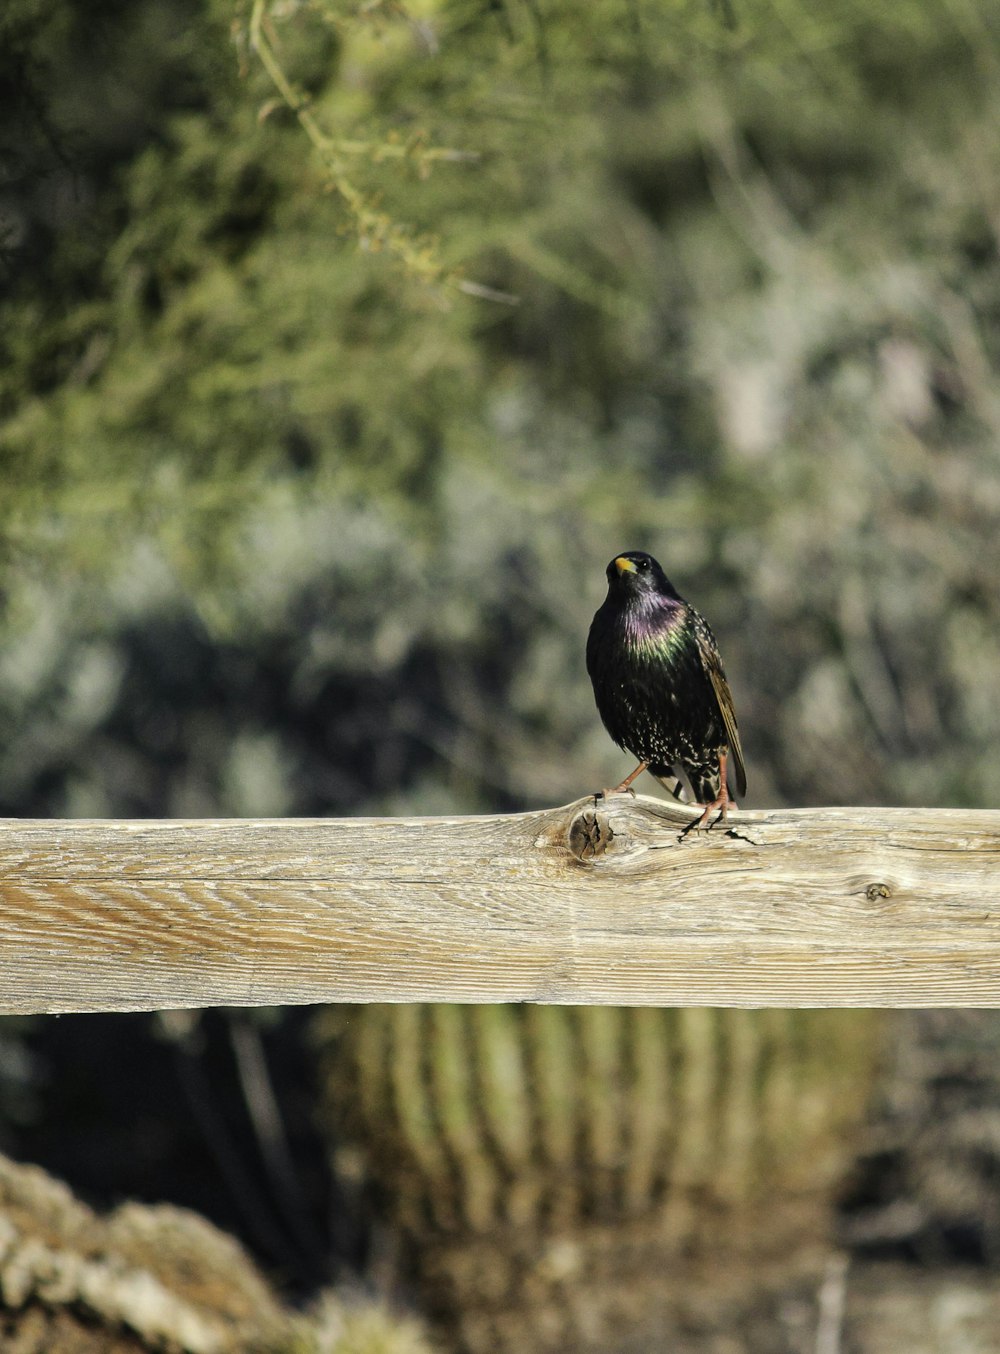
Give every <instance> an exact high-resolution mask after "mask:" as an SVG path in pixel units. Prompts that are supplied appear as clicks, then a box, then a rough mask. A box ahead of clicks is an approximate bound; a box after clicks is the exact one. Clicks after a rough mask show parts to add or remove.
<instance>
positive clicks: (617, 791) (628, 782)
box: [601, 762, 649, 799]
mask: <svg viewBox="0 0 1000 1354" xmlns="http://www.w3.org/2000/svg"><path fill="white" fill-rule="evenodd" d="M648 765H649V762H640V763H639V765H638V766H637V767H636V768H635V770H634V771H633V772H632V774H631V775H630V776H626V777H625V779H624V780H623V781H622V783H621V785H616V786H615V788H614V789H613V790H602V791H601V794H602V795H603V796H604V798H605V799H607V797H608V795H623V794H624V793H625V791H626V790H629V791H630V793H632V794H635V791H634V790H633V789H632V788H631V787H632V782H633V781H634V780H635V778H636V776H641V775H642V773H643V772H644V771H645V769H646V767H647V766H648Z"/></svg>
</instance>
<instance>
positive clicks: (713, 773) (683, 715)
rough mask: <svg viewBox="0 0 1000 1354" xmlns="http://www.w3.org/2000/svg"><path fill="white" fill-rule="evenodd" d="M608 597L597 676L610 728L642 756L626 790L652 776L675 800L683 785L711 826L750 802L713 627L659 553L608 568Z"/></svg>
mask: <svg viewBox="0 0 1000 1354" xmlns="http://www.w3.org/2000/svg"><path fill="white" fill-rule="evenodd" d="M607 573H608V595H607V597H606V598H605V599H604V604H603V606H601V607H600V608H599V609H598V611H597V614H596V615H595V616H594V620H593V623H592V624H591V627H590V634H589V636H588V638H587V671H588V673H589V674H590V680H591V682H592V683H593V686H594V698H595V700H596V701H597V709H598V711H599V713H600V716H601V719H602V720H603V721H604V727H605V728H606V729H607V731H608V733H609V734H610V735H611V737H612V738H613V739H614V740H615V742H616V743H617V744H618V746H619V747H622V748H624V749H625V750H626V751H627V752H631V754H632V756H633V757H638V758H639V765H638V766H637V767H636V768H635V770H634V771H633V772H632V774H631V775H630V776H626V777H625V779H624V780H623V781H622V783H621V784H620V785H616V786H615V788H614V790H611V791H607V792H606V793H610V794H618V793H619V792H621V791H622V790H627V789H628V787H629V786H630V785H631V783H632V782H633V781H634V780H635V778H636V776H639V775H641V774H642V772H643V771H649V772H650V774H651V775H654V776H655V777H656V778H657V780H659V781H660V782H661V783H662V784H664V785H665V786H666V787H667V789H669V790H670V791H671V793H672V794H674V795H675V796H679V794H680V791H681V788H682V782H683V781H685V780H686V781H687V784H688V785H689V786H690V789H691V792H692V794H693V795H694V798H695V800H696V801H697V802H698V804H699V805H702V806H704V813H703V814H702V815H701V817H700V818H699V819H698V820H697V822H696V823H694V824H693V825H692V826H695V827H701V826H702V824H703V823H705V822H706V821H707V820H708V818H709V816H710V815H711V814H712V813H713V812H714V811H715V810H716V809H718V810H719V816H720V817H722V818H725V816H726V810H727V809H728V807H729V804H730V796H729V786H728V784H727V778H728V776H730V775H731V776H732V779H733V786H734V790H735V793H736V794H737V795H739V796H740V797H741V798H742V796H743V795H744V794H746V788H747V777H746V769H745V767H744V765H743V749H742V747H741V746H740V735H739V730H738V729H737V727H736V714H735V711H734V710H733V698H732V695H731V693H730V690H729V683H728V682H727V681H726V674H725V673H724V672H723V670H722V660H721V659H720V657H719V650H718V646H717V645H716V643H715V636H714V635H713V634H712V632H711V630H710V629H709V627H708V622H707V621H706V620H705V618H704V616H702V615H701V614H700V613H699V612H697V611H695V609H694V607H693V606H689V605H688V603H687V602H685V600H684V598H683V597H681V596H680V594H679V593H678V592H677V590H676V589H675V588H674V586H673V585H672V584H671V582H670V580H669V579H668V578H667V576H666V574H665V573H664V572H663V570H662V569H661V568H660V566H659V565H658V564H657V562H656V560H655V559H653V557H652V556H651V555H646V554H644V553H643V552H642V551H641V550H629V551H627V552H626V553H625V554H623V555H617V556H616V557H615V558H614V559H613V560H612V561H611V563H610V564H609V565H608V570H607Z"/></svg>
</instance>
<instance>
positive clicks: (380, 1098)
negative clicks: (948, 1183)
mask: <svg viewBox="0 0 1000 1354" xmlns="http://www.w3.org/2000/svg"><path fill="white" fill-rule="evenodd" d="M321 1028H322V1029H323V1032H324V1038H325V1040H326V1042H327V1047H328V1059H327V1070H328V1094H329V1104H330V1106H331V1107H332V1112H333V1114H334V1117H335V1122H336V1127H337V1132H338V1136H340V1135H347V1136H348V1138H349V1139H350V1140H351V1141H352V1142H354V1143H355V1144H357V1145H358V1146H359V1147H360V1148H361V1150H362V1152H363V1156H364V1160H365V1164H366V1169H367V1170H368V1172H369V1173H370V1176H371V1177H372V1178H373V1180H374V1181H375V1182H377V1184H378V1185H379V1187H380V1192H381V1194H382V1196H383V1197H384V1198H385V1199H386V1200H388V1206H389V1209H390V1213H391V1218H392V1220H393V1221H394V1222H395V1223H396V1224H397V1225H398V1226H399V1227H400V1229H401V1230H402V1231H403V1232H404V1234H405V1235H406V1236H407V1237H408V1238H409V1239H410V1241H411V1242H412V1253H413V1256H414V1260H415V1263H416V1266H417V1271H418V1279H419V1281H420V1283H421V1284H422V1286H423V1290H424V1293H425V1295H426V1299H427V1304H428V1308H429V1309H430V1310H431V1312H432V1314H434V1315H436V1316H437V1317H438V1318H439V1319H440V1320H441V1321H442V1323H443V1324H444V1325H445V1327H446V1328H449V1329H450V1330H452V1331H453V1332H454V1334H455V1337H456V1343H457V1345H458V1347H460V1348H461V1349H463V1350H469V1351H474V1352H475V1354H480V1352H481V1354H487V1351H489V1354H494V1352H497V1354H499V1351H505V1350H515V1349H516V1350H517V1351H518V1354H534V1352H535V1351H537V1352H538V1354H541V1352H542V1351H545V1354H549V1352H550V1351H563V1350H565V1351H570V1350H574V1351H577V1350H584V1349H588V1348H593V1349H600V1350H601V1351H602V1352H603V1351H614V1350H625V1349H629V1350H639V1349H644V1348H646V1346H645V1345H644V1344H643V1343H642V1338H641V1334H642V1332H643V1331H648V1332H649V1337H650V1339H651V1341H652V1343H651V1344H650V1345H649V1346H648V1347H649V1348H650V1349H654V1348H658V1346H657V1345H656V1344H655V1331H656V1328H657V1321H658V1316H657V1311H658V1309H659V1310H660V1312H661V1314H662V1310H663V1308H664V1304H665V1303H667V1302H668V1301H669V1291H668V1290H669V1283H668V1282H666V1280H667V1279H668V1278H669V1276H670V1275H671V1274H675V1273H676V1272H677V1270H678V1266H679V1265H681V1264H682V1263H683V1264H692V1263H693V1264H698V1263H699V1262H700V1261H704V1260H706V1259H708V1258H712V1257H720V1256H726V1255H729V1256H731V1257H733V1259H734V1261H735V1260H736V1258H737V1257H740V1258H741V1259H742V1260H744V1261H752V1262H754V1263H760V1264H762V1265H768V1266H770V1265H772V1264H773V1263H777V1264H778V1267H779V1268H781V1264H782V1262H783V1261H784V1260H785V1259H786V1258H788V1259H792V1261H793V1263H792V1269H794V1268H795V1263H796V1262H801V1261H802V1258H803V1256H804V1255H805V1253H806V1252H805V1248H806V1247H808V1246H810V1245H812V1247H813V1253H814V1254H816V1253H818V1251H819V1249H820V1248H821V1247H822V1244H823V1242H824V1240H825V1239H826V1237H827V1235H828V1222H829V1209H830V1203H831V1200H832V1198H833V1195H834V1193H835V1190H836V1188H837V1185H838V1182H839V1180H840V1178H841V1176H842V1173H843V1170H844V1167H845V1164H846V1161H847V1159H848V1154H849V1151H850V1144H851V1138H852V1132H853V1130H854V1128H855V1126H856V1125H857V1124H858V1122H859V1119H860V1117H861V1115H862V1113H863V1110H864V1107H865V1104H866V1100H867V1095H868V1090H869V1087H870V1084H871V1077H872V1071H873V1065H874V1060H875V1049H876V1041H875V1035H876V1031H877V1029H878V1017H877V1016H876V1015H874V1014H873V1013H871V1012H858V1011H785V1010H770V1011H741V1010H716V1009H705V1008H690V1009H682V1010H656V1009H649V1008H645V1009H622V1008H612V1007H557V1006H453V1005H449V1006H427V1005H424V1006H416V1005H402V1006H371V1007H366V1008H362V1009H357V1008H355V1009H353V1010H351V1012H350V1013H349V1014H347V1013H346V1012H344V1011H342V1010H341V1011H331V1012H330V1013H329V1014H328V1015H327V1016H325V1017H324V1018H323V1025H322V1027H321ZM637 1341H638V1342H637Z"/></svg>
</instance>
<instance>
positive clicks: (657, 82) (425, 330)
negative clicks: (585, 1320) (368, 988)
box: [0, 0, 1000, 813]
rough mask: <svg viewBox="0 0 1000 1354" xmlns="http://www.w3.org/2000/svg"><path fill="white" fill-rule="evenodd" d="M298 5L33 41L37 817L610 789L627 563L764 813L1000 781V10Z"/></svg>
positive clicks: (5, 517) (26, 477)
mask: <svg viewBox="0 0 1000 1354" xmlns="http://www.w3.org/2000/svg"><path fill="white" fill-rule="evenodd" d="M258 17H259V18H260V20H261V22H260V33H261V34H262V35H263V38H264V40H266V44H267V51H268V52H269V53H270V54H271V57H272V64H273V63H277V65H278V67H279V68H280V71H281V78H282V79H283V80H286V81H287V82H288V83H287V87H286V91H285V92H286V93H289V94H290V97H291V99H292V102H293V103H294V104H295V105H296V106H297V107H298V108H299V111H300V113H303V112H304V113H305V114H306V116H307V122H308V126H307V127H306V128H305V129H304V128H303V126H302V125H300V122H299V120H298V119H297V118H296V116H295V114H294V112H293V111H292V110H291V109H290V108H289V107H288V105H287V103H286V102H285V100H283V98H282V97H281V94H280V92H279V90H278V89H277V87H276V86H275V84H274V83H273V80H272V79H271V77H270V76H269V74H268V70H267V69H265V67H264V65H263V64H262V63H261V61H260V59H259V57H258V54H257V52H256V51H255V49H254V46H253V44H252V43H251V41H250V37H251V32H250V29H251V21H252V20H253V18H254V13H253V11H252V10H251V7H250V5H249V4H248V3H247V4H243V5H242V6H241V5H239V4H237V5H234V4H233V3H232V0H167V2H166V3H164V2H163V0H145V2H142V0H140V3H131V4H125V3H122V2H120V0H119V3H115V4H110V5H109V4H106V3H105V4H100V5H98V4H95V3H93V2H92V0H91V2H90V3H79V4H74V5H69V4H66V3H61V2H60V0H16V2H15V3H12V4H9V5H7V6H5V9H4V15H3V17H2V18H0V51H2V52H3V56H2V58H0V61H2V63H3V67H4V69H3V70H2V71H0V74H3V75H5V76H6V77H7V78H6V79H3V80H0V89H3V91H4V93H3V94H2V95H0V100H2V103H3V107H0V113H2V114H3V116H0V128H2V131H0V167H2V173H3V182H2V186H0V219H2V224H3V240H4V265H5V288H4V296H3V300H2V302H0V307H2V311H0V318H2V324H0V349H2V362H0V416H2V420H3V422H2V429H0V456H2V465H3V470H4V484H5V493H4V495H3V496H2V499H0V538H2V541H3V545H4V550H3V562H4V574H3V578H4V589H5V593H6V597H7V603H8V604H7V609H6V634H5V639H4V645H3V650H2V653H0V739H2V743H0V746H2V751H0V786H2V787H3V788H2V792H0V793H2V797H3V801H4V806H5V810H6V811H14V812H22V811H38V812H56V813H121V812H138V813H142V812H151V813H174V812H205V813H211V812H251V813H253V812H300V811H314V810H327V809H331V808H332V809H335V810H339V811H349V810H351V809H353V808H355V807H356V806H357V805H358V804H359V802H360V801H364V802H365V803H366V804H367V805H368V806H369V807H374V808H377V809H381V810H383V811H386V812H394V811H403V810H412V809H414V808H424V809H435V808H442V809H443V808H457V807H461V808H466V809H476V808H485V807H488V806H490V805H500V806H507V807H513V806H517V805H520V804H523V803H527V802H537V801H539V800H545V799H553V798H555V799H568V798H571V797H573V796H574V795H576V794H578V793H580V792H583V791H586V790H587V789H590V788H592V787H594V786H596V785H600V784H603V783H606V782H607V780H608V777H609V776H613V775H614V774H615V771H616V769H617V764H616V761H615V759H616V756H617V754H616V753H615V751H614V750H613V749H612V747H611V745H610V743H609V742H608V740H607V739H606V736H605V735H604V733H603V731H602V730H601V729H600V727H599V725H598V721H597V719H596V715H595V714H594V712H593V707H592V702H591V697H590V693H589V690H588V689H587V686H586V678H585V676H584V674H583V664H582V657H581V655H582V646H583V638H584V635H585V631H586V627H587V624H588V622H589V617H590V614H591V613H592V611H593V609H594V607H595V606H596V604H597V603H598V602H599V600H600V597H601V595H602V591H603V587H602V571H603V567H604V564H605V562H606V560H607V559H608V558H609V557H610V556H611V554H612V553H614V552H615V551H618V550H621V549H623V548H626V547H629V548H632V547H645V548H649V549H651V550H653V551H654V553H656V554H657V555H658V556H659V557H660V558H661V560H662V561H663V563H664V564H665V566H666V568H667V570H668V572H669V573H670V574H671V575H672V576H673V577H674V580H675V582H676V583H677V584H678V585H679V586H680V588H681V590H682V591H683V592H685V593H686V594H687V595H689V596H691V597H692V598H693V600H695V602H696V603H697V604H699V605H700V606H701V607H702V608H703V609H704V610H705V611H706V612H707V613H708V615H709V617H710V619H711V620H712V622H713V625H714V627H715V629H716V631H717V633H718V635H719V638H720V641H721V644H722V649H723V653H724V656H725V658H726V661H727V665H728V667H729V669H730V676H731V678H732V680H733V685H734V687H735V691H736V696H737V703H738V709H739V712H740V716H741V722H742V724H743V727H744V729H745V734H746V736H745V742H746V744H747V747H748V758H749V763H750V802H751V803H756V804H761V803H766V802H775V801H780V800H790V801H798V802H802V801H806V802H808V801H810V800H811V801H831V800H832V801H844V800H852V799H853V800H863V801H869V802H900V801H903V802H921V803H933V802H948V803H956V804H987V803H992V802H995V800H996V798H997V793H998V791H1000V762H998V760H997V759H996V758H995V757H993V756H992V755H991V744H992V743H993V742H994V740H995V739H996V737H997V735H998V733H1000V704H998V702H997V701H996V699H995V695H994V688H995V679H994V672H995V670H996V664H997V662H998V660H1000V606H998V602H997V588H996V586H995V582H996V578H997V574H998V567H1000V546H998V543H997V532H996V530H995V523H996V517H997V508H998V503H1000V466H998V458H997V451H996V448H997V443H998V434H1000V400H998V397H997V393H996V392H997V380H996V376H997V364H998V319H1000V265H998V256H997V223H998V220H1000V214H998V213H1000V150H998V143H997V138H996V136H995V126H996V122H997V114H998V104H1000V93H998V91H1000V81H998V79H997V74H998V70H1000V31H998V29H1000V22H998V17H997V13H996V12H995V10H994V9H993V8H992V7H989V6H987V5H983V4H977V3H975V0H901V3H899V4H897V5H895V6H892V7H883V8H882V9H880V10H873V9H872V7H871V6H870V5H867V4H863V3H861V0H831V3H829V4H827V5H824V6H823V7H822V8H820V9H817V7H815V6H812V5H808V4H806V3H804V0H733V4H732V5H731V7H730V6H724V5H717V4H711V3H708V0H673V2H672V3H670V4H666V5H657V6H653V5H645V4H642V3H640V0H595V3H593V4H592V5H589V6H588V7H587V11H586V16H585V17H584V16H582V15H581V11H580V9H579V7H578V6H576V5H572V4H568V3H565V0H553V3H550V4H545V5H539V4H537V3H534V2H533V0H505V3H500V4H476V3H472V2H471V0H451V2H450V3H449V2H445V0H420V2H419V3H417V4H410V5H403V4H397V3H388V0H386V2H385V3H375V4H366V5H358V4H355V3H346V0H315V3H311V4H304V3H293V2H291V0H282V2H281V3H276V2H275V3H268V4H267V5H263V6H261V7H260V10H259V15H258ZM310 128H311V131H312V135H311V137H310V135H309V134H307V133H308V132H309V131H310ZM438 152H444V153H445V155H444V158H440V157H438ZM435 157H438V158H435ZM463 282H464V283H466V284H473V285H474V286H477V287H483V288H488V289H495V290H496V291H498V292H501V293H509V294H511V295H512V296H514V297H516V298H517V301H516V304H507V303H504V302H501V301H494V300H486V299H482V298H479V297H475V296H470V295H468V294H467V293H465V292H463V291H461V290H460V286H461V284H462V283H463Z"/></svg>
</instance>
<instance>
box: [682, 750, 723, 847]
mask: <svg viewBox="0 0 1000 1354" xmlns="http://www.w3.org/2000/svg"><path fill="white" fill-rule="evenodd" d="M728 760H729V753H728V751H727V752H720V753H719V797H718V799H713V800H712V802H711V804H706V805H705V806H704V812H703V813H702V815H701V817H700V818H698V819H696V821H695V822H693V823H691V824H690V826H689V827H686V828H685V829H684V831H685V832H691V831H692V830H693V831H695V832H697V830H698V829H699V828H700V827H702V826H703V825H704V823H705V822H706V820H707V819H708V818H710V817H711V815H712V814H713V813H714V812H715V810H716V809H718V810H719V817H718V818H716V820H715V823H718V822H719V821H720V820H722V821H725V818H726V814H727V813H728V812H729V805H730V804H731V803H732V800H731V799H730V798H729V786H728V785H727V784H726V763H727V761H728ZM696 807H697V806H696ZM715 823H713V824H712V827H715Z"/></svg>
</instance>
